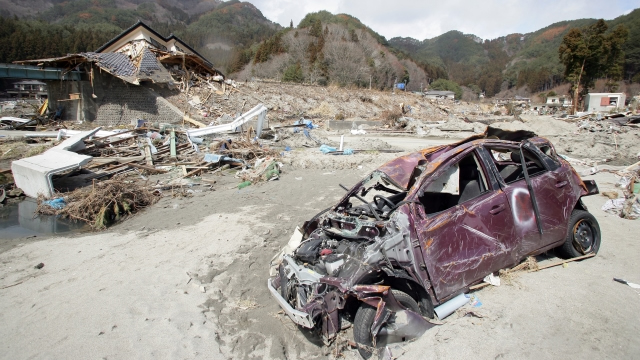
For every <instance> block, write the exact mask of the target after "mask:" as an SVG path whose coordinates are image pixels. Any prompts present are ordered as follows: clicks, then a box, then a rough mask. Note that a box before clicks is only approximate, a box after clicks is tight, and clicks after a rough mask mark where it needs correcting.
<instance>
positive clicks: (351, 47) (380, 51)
mask: <svg viewBox="0 0 640 360" xmlns="http://www.w3.org/2000/svg"><path fill="white" fill-rule="evenodd" d="M234 69H236V70H240V69H242V70H241V71H239V73H238V77H239V78H240V79H248V78H251V77H262V78H272V79H282V80H283V81H292V82H311V83H318V84H329V83H333V84H337V85H342V86H347V85H355V86H359V87H369V86H371V87H373V88H379V89H384V88H390V87H391V86H393V84H394V83H395V82H396V81H397V82H403V83H406V84H407V85H408V89H409V90H419V89H420V87H421V85H423V86H426V84H427V81H428V78H429V77H432V78H433V77H446V74H445V72H444V71H443V70H442V69H441V68H439V67H437V66H420V65H419V64H417V63H416V62H414V61H413V60H411V59H409V58H408V57H406V56H405V55H404V54H403V53H401V52H397V51H393V50H392V49H390V48H389V47H388V46H387V41H386V39H385V38H384V37H383V36H381V35H379V34H377V33H376V32H375V31H373V30H371V29H370V28H369V27H367V26H365V25H364V24H362V23H361V22H360V21H359V20H358V19H356V18H354V17H352V16H349V15H345V14H338V15H333V14H331V13H329V12H327V11H321V12H318V13H311V14H308V15H307V16H306V17H305V18H304V19H303V20H302V21H301V22H300V24H299V25H298V26H297V27H296V28H293V27H290V28H287V29H283V30H281V31H279V32H278V33H277V34H275V35H274V36H272V37H271V38H270V39H268V40H266V41H265V42H263V43H261V44H260V45H258V46H253V47H251V48H249V49H246V50H244V51H243V53H242V54H240V56H239V57H238V58H236V63H235V66H234Z"/></svg>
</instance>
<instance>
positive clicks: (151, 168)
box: [127, 163, 168, 174]
mask: <svg viewBox="0 0 640 360" xmlns="http://www.w3.org/2000/svg"><path fill="white" fill-rule="evenodd" d="M127 165H129V166H133V167H135V168H138V169H143V170H147V171H150V172H156V173H159V174H165V173H167V172H168V171H167V170H162V169H156V168H154V167H151V166H147V165H140V164H136V163H130V164H127Z"/></svg>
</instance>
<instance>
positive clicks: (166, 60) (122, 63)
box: [15, 21, 224, 85]
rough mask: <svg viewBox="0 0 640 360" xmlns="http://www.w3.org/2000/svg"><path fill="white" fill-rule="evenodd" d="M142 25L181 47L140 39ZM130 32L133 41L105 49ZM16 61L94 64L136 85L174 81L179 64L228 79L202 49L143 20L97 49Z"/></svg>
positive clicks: (67, 64)
mask: <svg viewBox="0 0 640 360" xmlns="http://www.w3.org/2000/svg"><path fill="white" fill-rule="evenodd" d="M139 27H142V28H144V29H145V30H147V31H149V32H150V33H151V34H153V36H156V37H158V38H159V39H161V40H162V41H165V42H167V41H171V40H173V41H178V42H179V44H180V47H178V46H177V45H176V46H174V47H172V48H171V49H169V50H168V49H167V47H166V46H164V45H162V44H160V43H158V42H157V41H155V40H153V39H151V42H149V39H147V38H139V37H138V36H139V34H131V32H132V31H134V30H135V29H138V28H139ZM130 34H131V40H130V41H128V42H126V43H123V44H124V45H123V46H120V47H118V49H117V50H113V51H111V52H102V51H103V50H105V49H107V48H109V47H110V46H111V45H113V44H115V43H117V42H118V41H119V40H122V39H123V38H124V37H125V36H127V35H130ZM125 40H126V39H125ZM181 47H184V48H186V49H187V51H190V52H192V53H187V52H185V51H183V50H182V48H181ZM15 63H17V64H38V65H39V66H40V65H43V64H56V65H58V66H63V67H66V68H67V69H69V70H70V69H73V68H75V67H76V66H77V65H79V64H83V63H92V64H95V65H96V66H98V67H99V68H100V69H101V70H103V71H106V72H108V73H110V74H111V75H113V76H116V77H118V78H120V79H122V80H124V81H126V82H128V83H131V84H134V85H139V84H140V82H141V81H152V82H154V83H171V82H173V81H174V79H173V78H172V76H171V73H170V71H169V70H168V69H167V68H168V67H170V66H175V65H178V66H179V67H185V68H187V69H189V71H197V72H200V73H203V74H207V75H212V76H221V77H222V79H224V74H223V73H222V72H220V71H218V70H217V69H215V68H214V67H213V66H212V65H211V63H210V62H209V61H208V60H207V59H205V58H204V57H203V56H202V55H200V54H198V52H196V51H195V50H193V49H192V48H191V47H190V46H189V45H187V44H185V43H184V42H183V41H182V40H180V39H179V38H178V37H176V36H175V35H173V34H171V35H170V36H169V37H168V38H165V37H163V36H161V35H160V34H158V32H156V31H155V30H153V29H152V28H150V27H149V26H147V25H146V24H145V23H143V22H141V21H138V22H137V23H136V24H134V25H133V26H132V27H130V28H129V29H127V30H125V31H123V32H122V33H121V34H120V35H118V36H116V37H115V38H113V39H112V40H110V41H109V42H107V43H106V44H105V45H103V46H101V47H100V48H99V49H98V50H96V51H95V52H84V53H79V54H69V55H67V56H61V57H57V58H48V59H37V60H23V61H15Z"/></svg>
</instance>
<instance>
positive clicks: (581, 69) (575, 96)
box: [571, 59, 587, 115]
mask: <svg viewBox="0 0 640 360" xmlns="http://www.w3.org/2000/svg"><path fill="white" fill-rule="evenodd" d="M586 60H587V59H584V60H582V67H581V68H580V75H578V83H577V84H576V89H575V92H574V95H573V113H572V114H571V115H575V114H576V112H577V109H578V90H580V80H581V79H582V72H583V71H584V62H585V61H586Z"/></svg>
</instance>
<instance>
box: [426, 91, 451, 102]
mask: <svg viewBox="0 0 640 360" xmlns="http://www.w3.org/2000/svg"><path fill="white" fill-rule="evenodd" d="M424 97H425V99H438V100H445V99H448V100H453V99H455V98H456V93H454V92H453V91H439V90H430V91H427V92H425V93H424Z"/></svg>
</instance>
